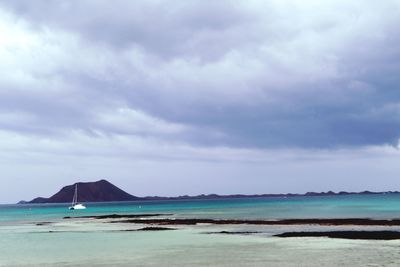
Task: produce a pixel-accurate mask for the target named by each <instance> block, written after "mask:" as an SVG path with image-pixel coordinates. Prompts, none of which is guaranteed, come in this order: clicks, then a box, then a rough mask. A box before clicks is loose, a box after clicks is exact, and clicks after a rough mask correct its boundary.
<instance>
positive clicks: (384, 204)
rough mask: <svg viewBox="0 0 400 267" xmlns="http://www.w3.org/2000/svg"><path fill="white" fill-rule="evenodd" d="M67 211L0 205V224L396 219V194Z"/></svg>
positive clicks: (91, 206) (399, 204) (399, 197)
mask: <svg viewBox="0 0 400 267" xmlns="http://www.w3.org/2000/svg"><path fill="white" fill-rule="evenodd" d="M86 205H87V207H88V209H86V210H82V211H70V210H68V209H67V206H68V204H35V205H0V222H16V223H17V222H23V221H37V220H51V219H57V218H62V217H64V216H74V215H77V214H79V215H95V214H110V213H120V214H128V213H172V214H173V215H174V216H175V217H196V218H198V217H201V218H221V219H223V218H236V219H284V218H348V217H358V218H388V219H391V218H400V194H385V195H346V196H324V197H291V198H283V197H282V198H239V199H218V200H179V201H141V202H113V203H87V204H86Z"/></svg>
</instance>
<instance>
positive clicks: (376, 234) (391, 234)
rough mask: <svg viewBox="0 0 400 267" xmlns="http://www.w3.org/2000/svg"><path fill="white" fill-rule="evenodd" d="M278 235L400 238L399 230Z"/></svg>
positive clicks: (280, 235)
mask: <svg viewBox="0 0 400 267" xmlns="http://www.w3.org/2000/svg"><path fill="white" fill-rule="evenodd" d="M275 236H277V237H329V238H343V239H371V240H394V239H400V232H397V231H330V232H286V233H282V234H278V235H275Z"/></svg>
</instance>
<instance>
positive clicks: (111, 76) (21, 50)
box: [0, 0, 400, 203]
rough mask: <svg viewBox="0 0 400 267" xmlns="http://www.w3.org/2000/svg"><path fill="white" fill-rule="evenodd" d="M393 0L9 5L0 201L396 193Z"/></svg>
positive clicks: (43, 0) (1, 85) (0, 89)
mask: <svg viewBox="0 0 400 267" xmlns="http://www.w3.org/2000/svg"><path fill="white" fill-rule="evenodd" d="M399 25H400V2H399V1H396V0H387V1H374V0H353V1H348V0H326V1H317V0H291V1H289V0H267V1H261V0H260V1H258V0H249V1H244V0H243V1H240V0H238V1H236V0H235V1H234V0H232V1H225V0H220V1H204V0H188V1H174V0H172V1H161V0H148V1H121V0H113V1H105V0H104V1H103V0H96V1H95V0H92V1H89V0H80V1H47V0H37V1H23V0H13V1H11V0H10V1H3V0H0V184H1V186H0V203H14V202H16V201H19V200H21V199H25V200H30V199H32V198H34V197H37V196H45V197H46V196H47V197H48V196H50V195H52V194H54V193H55V192H57V191H58V190H59V189H60V188H61V187H62V186H64V185H67V184H72V183H74V182H77V181H96V180H99V179H107V180H109V181H110V182H112V183H114V184H115V185H117V186H119V187H121V188H122V189H124V190H126V191H127V192H129V193H131V194H133V195H137V196H148V195H162V196H176V195H185V194H189V195H196V194H202V193H204V194H208V193H218V194H236V193H242V194H260V193H288V192H293V193H304V192H307V191H327V190H333V191H341V190H345V191H362V190H373V191H385V190H400V152H399V140H400V75H399V73H400V46H399V43H400V27H399Z"/></svg>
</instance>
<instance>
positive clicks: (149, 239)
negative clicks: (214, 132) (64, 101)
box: [0, 194, 400, 267]
mask: <svg viewBox="0 0 400 267" xmlns="http://www.w3.org/2000/svg"><path fill="white" fill-rule="evenodd" d="M85 204H86V205H87V209H86V210H82V211H70V210H68V204H56V205H0V240H1V242H0V266H1V267H3V266H4V267H6V266H7V267H10V266H14V267H21V266H29V267H32V266H367V265H369V264H372V265H374V266H400V241H398V240H394V241H365V240H333V239H326V238H325V239H324V238H308V239H303V238H300V239H299V238H293V239H280V238H276V237H273V236H272V235H273V234H274V233H277V232H282V231H293V230H301V231H302V230H308V229H310V228H309V227H318V226H247V225H219V226H216V225H197V226H177V228H178V229H177V230H174V231H161V232H140V231H139V232H135V231H134V232H126V231H125V230H132V229H138V228H140V227H142V226H141V225H131V224H126V223H125V224H124V223H112V224H110V223H106V222H104V221H101V220H100V221H99V220H93V219H79V218H76V219H69V220H65V219H63V217H65V216H80V215H96V214H110V213H120V214H128V213H169V214H172V215H171V216H172V217H177V218H179V217H187V218H220V219H223V218H236V219H283V218H347V217H353V218H354V217H358V218H387V219H390V218H400V195H395V194H386V195H352V196H329V197H293V198H246V199H243V198H242V199H219V200H191V201H161V202H160V201H142V202H124V203H85ZM38 222H49V223H48V224H42V225H37V223H38ZM320 228H324V227H320ZM389 228H390V227H389ZM326 229H329V227H325V228H324V229H322V230H326ZM349 229H353V228H349ZM391 229H392V230H400V229H398V227H397V228H396V227H393V228H391ZM121 230H122V231H121ZM222 230H226V231H259V232H261V234H256V235H221V234H206V233H208V232H213V231H222ZM305 241H306V242H305Z"/></svg>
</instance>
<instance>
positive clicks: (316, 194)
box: [17, 191, 400, 204]
mask: <svg viewBox="0 0 400 267" xmlns="http://www.w3.org/2000/svg"><path fill="white" fill-rule="evenodd" d="M387 194H400V192H399V191H384V192H373V191H361V192H346V191H340V192H333V191H328V192H307V193H305V194H298V193H287V194H253V195H245V194H232V195H218V194H208V195H206V194H202V195H197V196H189V195H183V196H176V197H163V196H146V197H135V198H134V199H132V200H121V201H118V200H114V201H82V202H99V203H100V202H136V201H138V202H139V201H164V200H213V199H242V198H294V197H319V196H348V195H387ZM42 199H43V198H42ZM35 200H36V199H34V200H32V201H24V200H22V201H19V202H18V203H17V204H58V203H59V204H61V203H69V202H70V201H61V202H55V201H51V202H46V201H45V199H43V201H40V202H37V201H35Z"/></svg>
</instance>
